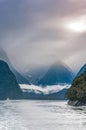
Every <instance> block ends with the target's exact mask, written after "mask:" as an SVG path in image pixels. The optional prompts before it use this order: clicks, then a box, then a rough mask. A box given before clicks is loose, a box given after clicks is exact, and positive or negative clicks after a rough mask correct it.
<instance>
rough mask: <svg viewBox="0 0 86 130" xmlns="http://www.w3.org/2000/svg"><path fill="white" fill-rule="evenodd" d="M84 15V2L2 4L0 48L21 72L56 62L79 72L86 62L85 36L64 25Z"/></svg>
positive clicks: (22, 0)
mask: <svg viewBox="0 0 86 130" xmlns="http://www.w3.org/2000/svg"><path fill="white" fill-rule="evenodd" d="M85 14H86V1H85V0H76V1H74V0H64V1H63V0H35V1H34V0H4V1H0V45H1V46H2V47H3V48H4V49H5V50H6V52H7V53H8V55H9V58H10V60H11V61H12V63H13V64H14V66H15V67H16V68H17V69H20V71H22V70H28V69H29V68H31V67H32V66H38V65H45V64H51V63H53V62H55V61H56V60H62V61H64V62H66V63H67V64H68V65H70V67H71V68H72V69H74V70H75V69H78V68H79V67H80V65H81V64H83V63H84V62H86V61H85V60H86V59H85V56H84V55H85V54H86V53H85V48H86V44H85V41H86V38H85V33H81V34H75V33H73V32H70V31H69V30H67V29H65V28H64V26H63V25H65V22H67V21H68V20H71V19H75V18H77V17H81V16H82V15H85ZM82 44H83V45H82ZM79 57H80V58H79ZM81 57H82V58H83V61H82V59H81ZM72 62H74V63H76V62H77V64H78V65H74V63H72Z"/></svg>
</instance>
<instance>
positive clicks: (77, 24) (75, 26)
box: [66, 16, 86, 33]
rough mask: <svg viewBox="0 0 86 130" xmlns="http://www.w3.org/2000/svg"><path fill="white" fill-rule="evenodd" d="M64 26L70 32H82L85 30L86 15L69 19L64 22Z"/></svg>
mask: <svg viewBox="0 0 86 130" xmlns="http://www.w3.org/2000/svg"><path fill="white" fill-rule="evenodd" d="M66 28H67V29H69V30H70V31H72V32H76V33H82V32H85V31H86V16H85V17H80V18H79V19H75V20H71V21H69V22H68V23H67V24H66Z"/></svg>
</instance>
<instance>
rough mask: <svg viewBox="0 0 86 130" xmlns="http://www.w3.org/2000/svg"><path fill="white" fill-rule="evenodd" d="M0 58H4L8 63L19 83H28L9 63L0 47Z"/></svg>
mask: <svg viewBox="0 0 86 130" xmlns="http://www.w3.org/2000/svg"><path fill="white" fill-rule="evenodd" d="M0 59H1V60H4V61H5V62H6V63H8V65H9V67H10V69H11V71H12V72H13V73H14V75H15V76H16V79H17V81H18V83H19V84H30V83H29V81H28V80H27V79H26V78H25V77H23V76H22V75H21V74H20V73H19V72H18V71H17V70H16V69H15V68H14V67H13V66H12V64H11V62H10V60H9V58H8V56H7V54H6V52H5V51H4V50H3V49H2V48H0Z"/></svg>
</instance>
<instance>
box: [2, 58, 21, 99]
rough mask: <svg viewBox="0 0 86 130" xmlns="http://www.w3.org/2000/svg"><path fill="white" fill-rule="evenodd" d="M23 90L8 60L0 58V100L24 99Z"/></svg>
mask: <svg viewBox="0 0 86 130" xmlns="http://www.w3.org/2000/svg"><path fill="white" fill-rule="evenodd" d="M22 95H23V94H22V91H21V89H20V87H19V85H18V83H17V80H16V77H15V76H14V74H13V73H12V72H11V71H10V69H9V66H8V65H7V63H6V62H4V61H2V60H0V100H6V99H7V98H9V99H22Z"/></svg>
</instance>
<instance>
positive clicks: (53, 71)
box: [37, 62, 74, 86]
mask: <svg viewBox="0 0 86 130" xmlns="http://www.w3.org/2000/svg"><path fill="white" fill-rule="evenodd" d="M73 77H74V75H73V73H72V71H71V69H70V68H68V67H67V66H66V65H65V64H63V63H61V62H60V63H55V64H53V65H52V66H51V67H50V68H49V70H48V71H47V73H46V74H45V75H44V76H43V77H42V78H41V79H39V81H38V84H37V85H42V86H47V85H57V84H71V81H72V80H73Z"/></svg>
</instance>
